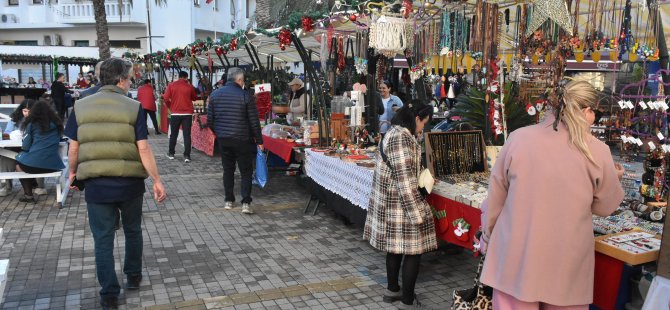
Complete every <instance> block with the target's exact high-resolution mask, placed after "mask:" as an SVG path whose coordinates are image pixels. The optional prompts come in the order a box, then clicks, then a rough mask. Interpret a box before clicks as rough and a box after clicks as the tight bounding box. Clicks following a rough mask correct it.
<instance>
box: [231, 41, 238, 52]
mask: <svg viewBox="0 0 670 310" xmlns="http://www.w3.org/2000/svg"><path fill="white" fill-rule="evenodd" d="M236 49H237V38H232V39H231V40H230V50H231V51H234V50H236Z"/></svg>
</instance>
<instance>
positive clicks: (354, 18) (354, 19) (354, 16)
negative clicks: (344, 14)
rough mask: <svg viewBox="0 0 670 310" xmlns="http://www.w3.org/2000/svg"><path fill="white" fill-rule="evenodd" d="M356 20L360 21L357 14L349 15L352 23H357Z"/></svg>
mask: <svg viewBox="0 0 670 310" xmlns="http://www.w3.org/2000/svg"><path fill="white" fill-rule="evenodd" d="M356 19H358V17H356V14H351V15H349V20H350V21H352V22H355V21H356Z"/></svg>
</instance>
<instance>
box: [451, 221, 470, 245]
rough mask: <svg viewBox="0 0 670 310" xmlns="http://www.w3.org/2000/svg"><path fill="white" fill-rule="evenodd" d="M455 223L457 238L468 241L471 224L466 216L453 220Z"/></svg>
mask: <svg viewBox="0 0 670 310" xmlns="http://www.w3.org/2000/svg"><path fill="white" fill-rule="evenodd" d="M452 224H453V225H454V228H455V229H454V235H456V239H458V240H460V241H468V239H469V236H468V232H469V231H470V224H468V222H466V221H465V219H464V218H459V219H457V220H455V221H453V222H452Z"/></svg>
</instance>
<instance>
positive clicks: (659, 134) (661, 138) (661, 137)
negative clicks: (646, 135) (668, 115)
mask: <svg viewBox="0 0 670 310" xmlns="http://www.w3.org/2000/svg"><path fill="white" fill-rule="evenodd" d="M656 136H657V137H658V139H659V140H661V141H663V139H665V137H664V136H663V134H662V133H660V132H659V133H658V134H656Z"/></svg>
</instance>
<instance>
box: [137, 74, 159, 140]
mask: <svg viewBox="0 0 670 310" xmlns="http://www.w3.org/2000/svg"><path fill="white" fill-rule="evenodd" d="M137 101H139V102H140V103H141V104H142V109H144V115H145V116H146V117H147V118H149V117H151V122H152V123H153V124H154V129H155V130H156V134H157V135H160V134H161V132H160V131H159V130H158V121H157V120H156V97H155V96H154V87H153V85H151V80H150V79H146V80H144V85H142V86H140V88H138V89H137ZM145 122H146V120H145Z"/></svg>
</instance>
